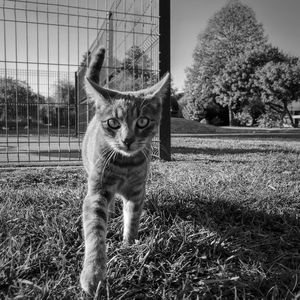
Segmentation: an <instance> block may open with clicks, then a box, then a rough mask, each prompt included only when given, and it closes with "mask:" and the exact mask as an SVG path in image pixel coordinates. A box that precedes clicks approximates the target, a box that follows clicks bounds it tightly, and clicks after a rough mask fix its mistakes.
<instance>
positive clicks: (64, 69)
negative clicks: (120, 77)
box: [0, 0, 170, 166]
mask: <svg viewBox="0 0 300 300" xmlns="http://www.w3.org/2000/svg"><path fill="white" fill-rule="evenodd" d="M91 2H92V1H89V0H77V1H76V3H77V5H76V3H75V4H74V2H72V4H71V2H70V0H62V1H58V0H14V1H8V0H0V30H1V31H2V32H3V46H2V47H1V46H0V89H1V90H0V165H1V166H22V165H44V164H47V165H48V164H54V165H70V164H78V163H81V162H80V159H81V153H80V151H81V140H82V133H83V131H84V129H85V127H86V126H87V123H88V121H89V119H90V117H91V114H92V109H91V108H89V107H88V104H87V102H86V101H85V100H84V97H83V96H82V95H81V93H82V90H83V84H82V78H80V77H79V76H78V74H79V73H80V70H82V69H83V68H85V69H86V67H87V65H88V63H89V55H86V60H85V62H84V63H82V62H81V63H80V55H82V54H83V53H88V54H89V53H90V54H92V53H93V51H95V50H96V49H97V47H98V46H99V45H100V44H101V45H104V46H106V48H107V53H108V55H107V59H106V60H107V65H106V66H105V67H104V72H105V73H104V75H102V77H103V83H104V84H106V85H108V86H109V84H113V81H112V80H111V79H110V78H114V75H112V74H120V71H118V70H120V66H118V64H120V60H119V57H118V55H119V54H120V53H121V50H118V49H119V48H122V49H124V51H123V50H122V51H123V52H124V53H123V58H122V59H123V60H124V61H125V58H126V54H125V52H126V50H128V49H129V48H128V45H130V43H131V44H132V45H138V46H139V47H141V49H142V50H143V51H142V55H141V61H142V62H143V61H144V58H145V57H147V55H149V56H150V61H151V72H150V74H151V75H150V77H151V78H150V79H149V78H148V79H149V82H155V81H157V80H158V79H159V77H161V76H162V75H163V74H165V73H166V72H169V71H170V0H142V1H136V0H129V1H128V0H105V7H103V5H102V4H103V3H104V1H102V0H95V1H93V2H94V3H95V7H96V9H93V8H91V7H90V3H91ZM1 4H2V5H1ZM101 5H102V7H101ZM1 9H2V10H1ZM158 12H159V14H158ZM76 20H77V23H76ZM122 26H123V27H122ZM157 30H158V31H157ZM22 33H23V36H22ZM83 33H84V34H83ZM9 34H10V35H12V36H13V37H12V38H11V39H10V38H9ZM43 34H44V36H42V35H43ZM76 34H77V37H76V36H75V35H76ZM32 36H35V37H34V38H32ZM52 36H53V37H54V38H52ZM82 36H84V44H85V45H84V47H83V48H82V45H80V44H79V43H80V42H81V40H80V39H81V37H82ZM126 36H127V40H126ZM122 37H124V39H125V40H124V41H122ZM145 37H147V38H145ZM30 39H31V40H30ZM55 39H57V42H56V45H54V46H53V45H52V42H53V44H54V42H55V41H54V40H55ZM63 39H66V40H67V42H66V43H64V41H63ZM103 39H104V40H103ZM31 41H33V44H35V45H34V46H32V45H31V44H30V43H31ZM41 41H44V44H46V46H45V45H43V43H41ZM73 41H75V43H77V45H75V44H74V43H73ZM126 43H127V45H126ZM22 44H23V48H25V51H24V53H25V54H20V51H19V50H18V49H19V47H22ZM65 44H66V46H65ZM117 44H118V45H119V46H117ZM55 47H56V49H54V48H55ZM63 47H64V48H65V51H66V52H67V55H64V53H61V48H63ZM72 47H73V48H76V50H77V51H74V52H77V53H75V56H76V59H77V62H75V63H74V59H73V58H72V56H74V53H71V50H73V49H72ZM80 47H81V48H80ZM126 47H127V48H126ZM31 48H32V49H33V50H32V49H31ZM52 48H53V49H52ZM82 49H85V50H84V51H83V50H82ZM149 49H150V50H149ZM30 50H32V52H34V53H35V54H36V56H35V57H34V56H32V54H31V53H30ZM53 50H54V52H55V51H56V54H55V55H53V54H52V55H53V57H55V59H56V61H52V57H51V53H50V52H51V51H53ZM118 51H119V52H118ZM147 51H149V52H147ZM65 56H66V57H65ZM119 56H120V55H119ZM121 56H122V55H121ZM121 56H120V59H121ZM72 59H73V60H72ZM139 59H140V58H139ZM146 61H147V59H146ZM134 64H135V60H133V65H134ZM136 64H137V65H138V61H136ZM124 65H125V63H124ZM148 67H149V66H148ZM140 69H141V72H142V75H141V76H142V77H141V78H144V75H143V72H144V73H145V72H146V68H145V66H143V65H142V66H141V68H140ZM105 70H106V71H105ZM109 70H111V71H109ZM113 72H115V73H113ZM115 77H116V76H115ZM132 78H133V84H134V81H135V79H134V78H135V74H134V70H133V75H132ZM62 80H65V83H64V85H59V84H57V85H56V90H55V91H54V92H53V91H52V92H50V89H51V86H52V85H53V82H55V81H56V82H57V83H58V82H62ZM149 82H148V84H149ZM51 84H52V85H51ZM144 84H147V82H144V79H142V85H144ZM33 87H34V88H33ZM22 93H23V94H22ZM51 93H52V94H51ZM53 93H54V96H53ZM73 94H74V95H73ZM1 97H2V100H1ZM53 98H54V100H53ZM22 99H23V102H22V101H21V100H22ZM24 99H25V100H24ZM57 99H58V100H57ZM84 107H85V108H86V115H85V116H84V118H83V119H82V118H81V116H80V114H82V113H83V111H84ZM11 115H15V118H13V117H11ZM24 116H26V119H25V120H24V119H23V117H24ZM82 120H85V121H84V123H85V124H83V123H81V122H82ZM155 144H156V150H157V154H158V156H159V157H160V158H162V159H165V160H170V94H169V95H168V97H167V98H166V99H165V101H164V105H163V117H162V124H161V126H160V129H159V134H158V138H157V140H156V143H155Z"/></svg>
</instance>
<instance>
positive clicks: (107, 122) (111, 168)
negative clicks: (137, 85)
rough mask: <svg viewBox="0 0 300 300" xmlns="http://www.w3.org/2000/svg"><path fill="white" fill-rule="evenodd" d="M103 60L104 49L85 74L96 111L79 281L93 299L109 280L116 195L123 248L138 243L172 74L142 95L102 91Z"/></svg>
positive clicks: (87, 147)
mask: <svg viewBox="0 0 300 300" xmlns="http://www.w3.org/2000/svg"><path fill="white" fill-rule="evenodd" d="M104 54H105V50H104V49H103V48H101V49H100V50H99V51H98V53H97V54H96V55H95V56H94V58H93V60H92V62H91V65H90V67H89V69H88V71H87V74H86V91H87V94H88V96H89V98H90V100H92V101H93V103H94V105H95V108H96V113H95V116H94V117H93V119H92V120H91V122H90V124H89V126H88V128H87V131H86V134H85V137H84V140H83V146H82V158H83V163H84V167H85V169H86V171H87V174H88V193H87V196H86V197H85V199H84V202H83V230H84V240H85V255H84V262H83V270H82V273H81V278H80V281H81V286H82V288H83V290H85V291H86V292H88V293H89V294H93V293H95V291H96V289H97V286H98V284H99V283H100V284H101V282H102V281H103V280H104V279H105V276H106V232H107V223H108V213H109V211H113V209H114V208H113V207H114V197H115V195H118V196H119V198H121V199H122V201H123V219H124V229H123V240H124V242H125V243H132V242H134V240H135V239H136V238H137V234H138V227H139V220H140V216H141V213H142V208H143V204H144V197H145V183H146V177H147V171H148V166H149V158H150V153H151V152H150V149H151V140H152V138H153V136H154V135H155V133H156V131H157V128H158V125H159V121H160V117H161V110H162V98H163V96H164V94H165V93H166V91H167V88H168V84H169V74H167V75H166V76H165V77H164V78H163V79H162V80H161V81H160V82H159V83H157V84H156V85H154V86H152V87H150V88H148V89H145V90H141V91H138V92H126V93H125V92H118V91H114V90H109V89H105V88H103V87H100V86H99V84H98V78H99V72H100V69H101V66H102V64H103V60H104ZM111 119H113V121H111ZM145 124H146V126H145ZM112 125H113V126H112ZM116 125H117V128H116V127H115V126H116ZM141 127H142V128H141Z"/></svg>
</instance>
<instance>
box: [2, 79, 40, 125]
mask: <svg viewBox="0 0 300 300" xmlns="http://www.w3.org/2000/svg"><path fill="white" fill-rule="evenodd" d="M44 101H45V98H44V96H42V95H38V94H37V93H35V92H33V90H32V88H31V87H30V86H29V85H28V84H27V83H26V82H24V81H20V80H16V79H13V78H0V121H4V120H8V121H18V122H19V121H22V120H23V121H24V120H25V121H26V120H27V119H29V120H37V116H38V113H37V112H38V104H42V103H44Z"/></svg>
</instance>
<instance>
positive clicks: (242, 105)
mask: <svg viewBox="0 0 300 300" xmlns="http://www.w3.org/2000/svg"><path fill="white" fill-rule="evenodd" d="M287 60H288V57H287V56H286V55H284V54H283V53H282V52H280V51H279V50H278V48H275V47H272V46H271V45H266V46H264V47H260V48H259V49H257V50H253V51H250V52H247V53H243V54H241V55H239V56H238V57H236V58H233V59H232V60H231V61H229V62H228V63H227V64H226V65H225V66H224V68H223V69H222V70H221V71H220V72H219V74H217V75H215V76H214V77H213V81H212V82H213V87H214V89H213V92H214V94H215V95H216V98H215V99H216V102H217V103H219V104H220V105H222V106H224V107H228V108H229V118H230V121H231V122H230V123H232V119H233V113H234V114H238V113H239V112H241V110H243V111H245V110H247V111H248V112H249V114H250V115H251V117H252V124H253V123H255V122H256V119H257V118H258V117H259V116H260V114H261V113H263V110H262V109H261V107H262V103H260V102H261V101H260V99H261V94H262V87H261V84H258V81H257V76H256V73H257V72H258V70H259V69H260V68H262V67H263V66H264V65H265V64H266V63H268V62H274V63H279V62H284V61H287ZM257 106H258V107H259V108H260V109H259V110H257V109H256V108H257ZM259 112H260V114H259Z"/></svg>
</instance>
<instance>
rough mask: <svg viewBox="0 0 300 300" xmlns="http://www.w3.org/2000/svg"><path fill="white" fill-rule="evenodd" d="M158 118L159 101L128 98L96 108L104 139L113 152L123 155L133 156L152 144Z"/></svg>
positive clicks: (159, 111) (159, 112) (159, 113)
mask: <svg viewBox="0 0 300 300" xmlns="http://www.w3.org/2000/svg"><path fill="white" fill-rule="evenodd" d="M160 116H161V101H160V100H159V99H151V98H150V99H144V98H141V97H133V96H132V97H130V96H128V97H124V98H121V99H114V101H113V103H106V104H102V105H100V107H98V109H97V118H98V120H99V121H100V124H101V127H102V130H103V138H104V139H105V140H106V142H107V144H108V145H109V146H110V147H111V148H112V149H114V150H115V151H117V152H119V153H122V154H123V155H125V156H131V155H134V154H136V153H137V152H139V151H142V150H143V149H144V148H146V147H147V146H148V145H149V144H150V143H151V140H152V138H153V136H154V135H155V133H156V132H157V128H158V125H159V121H160Z"/></svg>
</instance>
